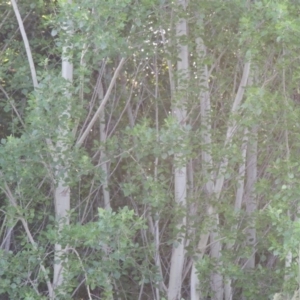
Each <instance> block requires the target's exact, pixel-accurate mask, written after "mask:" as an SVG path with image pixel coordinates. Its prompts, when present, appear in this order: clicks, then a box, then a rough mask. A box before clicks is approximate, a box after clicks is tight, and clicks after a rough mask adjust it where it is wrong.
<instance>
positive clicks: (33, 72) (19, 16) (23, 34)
mask: <svg viewBox="0 0 300 300" xmlns="http://www.w3.org/2000/svg"><path fill="white" fill-rule="evenodd" d="M11 4H12V6H13V8H14V12H15V15H16V18H17V21H18V24H19V28H20V31H21V35H22V38H23V42H24V46H25V50H26V54H27V59H28V63H29V66H30V71H31V78H32V81H33V86H34V88H35V89H36V88H37V87H38V81H37V77H36V72H35V66H34V62H33V59H32V54H31V50H30V46H29V42H28V38H27V35H26V31H25V28H24V24H23V21H22V18H21V15H20V12H19V9H18V5H17V3H16V1H15V0H11Z"/></svg>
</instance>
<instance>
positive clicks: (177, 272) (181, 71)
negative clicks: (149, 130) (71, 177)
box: [168, 0, 188, 300]
mask: <svg viewBox="0 0 300 300" xmlns="http://www.w3.org/2000/svg"><path fill="white" fill-rule="evenodd" d="M186 5H187V4H186V1H185V0H179V1H178V6H179V8H182V9H183V10H185V9H186ZM185 36H187V22H186V20H185V19H183V18H181V19H179V21H178V22H177V24H176V37H177V38H178V41H179V45H178V49H179V53H178V58H179V59H178V62H177V72H178V88H177V92H178V95H179V97H180V99H179V101H178V102H177V101H176V102H175V103H174V104H173V114H174V117H175V118H176V120H177V121H178V123H179V124H181V125H182V126H184V124H185V122H186V108H185V104H186V97H187V96H186V93H187V80H188V47H187V45H183V44H181V41H180V38H181V37H185ZM173 100H174V99H173ZM182 160H184V157H183V155H181V154H177V155H176V156H175V168H174V169H175V174H174V185H175V202H176V204H177V207H179V208H182V209H183V210H186V192H187V168H186V165H185V164H184V163H183V162H182ZM185 225H186V217H185V216H184V217H182V218H181V219H180V220H179V221H178V223H177V229H178V230H180V229H181V228H184V227H185ZM184 256H185V241H184V238H183V237H182V235H181V236H178V237H177V245H174V246H173V249H172V257H171V267H170V277H169V286H168V300H180V299H181V283H182V271H183V264H184Z"/></svg>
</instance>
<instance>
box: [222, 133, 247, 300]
mask: <svg viewBox="0 0 300 300" xmlns="http://www.w3.org/2000/svg"><path fill="white" fill-rule="evenodd" d="M247 145H248V129H247V128H245V130H244V138H243V144H242V162H241V164H240V167H239V175H238V176H239V177H238V181H237V182H238V187H237V191H236V195H235V204H234V212H235V213H239V212H240V211H241V208H242V202H243V197H244V187H245V175H246V154H247ZM237 226H238V224H235V226H234V227H233V228H232V230H233V231H236V230H237ZM233 245H234V243H230V244H227V246H226V248H227V250H231V249H232V247H233ZM224 296H225V300H232V286H231V278H227V280H226V281H225V283H224Z"/></svg>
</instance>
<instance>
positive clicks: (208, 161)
mask: <svg viewBox="0 0 300 300" xmlns="http://www.w3.org/2000/svg"><path fill="white" fill-rule="evenodd" d="M196 43H197V54H198V57H199V60H200V63H201V62H202V60H203V59H204V58H205V55H206V48H205V45H204V43H203V40H202V39H201V38H197V40H196ZM199 84H200V85H201V89H200V94H199V98H200V110H201V127H202V130H201V133H202V134H201V138H202V141H203V146H204V147H203V149H202V152H201V156H202V172H203V174H204V177H205V178H206V183H205V194H206V195H207V197H208V199H209V198H210V197H211V196H212V194H213V176H212V172H208V171H207V170H208V169H210V168H211V167H212V166H213V161H212V156H211V118H210V113H211V106H210V95H209V91H208V88H209V86H208V70H207V66H206V65H203V66H200V75H199ZM213 213H214V210H213V207H212V206H209V207H208V210H207V214H208V216H212V215H213ZM208 239H209V233H204V234H201V237H200V241H199V243H198V251H200V254H198V255H197V260H200V259H202V257H203V256H204V253H205V249H206V245H207V242H208ZM195 264H196V261H193V265H192V272H191V300H199V299H200V298H201V297H202V295H201V287H200V282H199V278H198V275H197V273H196V265H195Z"/></svg>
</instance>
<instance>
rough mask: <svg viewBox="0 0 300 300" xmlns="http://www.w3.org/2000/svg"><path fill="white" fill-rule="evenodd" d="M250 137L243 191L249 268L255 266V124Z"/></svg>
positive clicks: (247, 264)
mask: <svg viewBox="0 0 300 300" xmlns="http://www.w3.org/2000/svg"><path fill="white" fill-rule="evenodd" d="M251 133H252V137H251V138H250V139H249V142H248V150H247V172H246V173H247V182H246V191H245V200H246V211H247V215H248V217H249V218H250V224H249V225H250V226H249V227H248V229H247V244H248V245H249V246H250V247H251V248H252V255H251V257H249V258H248V260H247V262H246V265H245V268H247V269H251V268H254V267H255V244H256V229H255V224H254V223H253V222H254V220H253V213H255V212H256V210H257V203H256V196H255V191H254V188H255V183H256V180H257V126H254V127H253V129H252V132H251Z"/></svg>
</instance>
